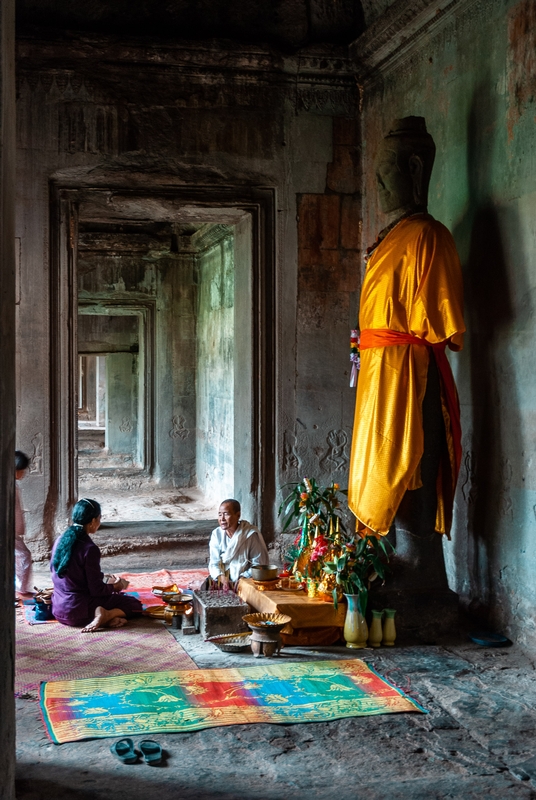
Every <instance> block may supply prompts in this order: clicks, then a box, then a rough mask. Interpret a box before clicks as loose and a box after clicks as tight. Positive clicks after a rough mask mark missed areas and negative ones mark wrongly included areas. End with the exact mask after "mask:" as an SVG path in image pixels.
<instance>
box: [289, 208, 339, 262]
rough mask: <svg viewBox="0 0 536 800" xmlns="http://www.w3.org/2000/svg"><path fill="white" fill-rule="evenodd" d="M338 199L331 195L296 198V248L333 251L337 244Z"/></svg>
mask: <svg viewBox="0 0 536 800" xmlns="http://www.w3.org/2000/svg"><path fill="white" fill-rule="evenodd" d="M339 216H340V198H339V197H337V196H336V195H332V194H302V195H300V196H299V197H298V247H299V249H300V250H302V249H305V250H316V251H319V250H333V249H335V248H336V247H337V246H338V244H339Z"/></svg>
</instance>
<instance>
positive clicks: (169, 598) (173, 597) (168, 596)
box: [160, 592, 193, 606]
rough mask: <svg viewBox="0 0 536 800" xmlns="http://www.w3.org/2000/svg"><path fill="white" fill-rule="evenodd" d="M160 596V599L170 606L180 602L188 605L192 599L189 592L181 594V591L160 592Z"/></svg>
mask: <svg viewBox="0 0 536 800" xmlns="http://www.w3.org/2000/svg"><path fill="white" fill-rule="evenodd" d="M160 596H161V598H162V600H164V601H165V602H166V603H168V605H170V606H176V605H179V604H182V603H184V604H186V605H188V603H191V602H192V601H193V597H192V595H191V594H183V593H182V592H162V594H161V595H160Z"/></svg>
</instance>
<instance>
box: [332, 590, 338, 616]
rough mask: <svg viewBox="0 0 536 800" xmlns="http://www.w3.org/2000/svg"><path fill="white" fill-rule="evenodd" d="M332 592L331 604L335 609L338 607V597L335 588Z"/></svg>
mask: <svg viewBox="0 0 536 800" xmlns="http://www.w3.org/2000/svg"><path fill="white" fill-rule="evenodd" d="M332 594H333V605H334V606H335V611H336V610H337V609H338V607H339V598H338V597H337V590H336V589H333V592H332Z"/></svg>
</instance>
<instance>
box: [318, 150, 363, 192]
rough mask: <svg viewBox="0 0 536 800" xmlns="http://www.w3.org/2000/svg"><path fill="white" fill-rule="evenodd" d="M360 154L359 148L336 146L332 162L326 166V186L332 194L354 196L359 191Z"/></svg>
mask: <svg viewBox="0 0 536 800" xmlns="http://www.w3.org/2000/svg"><path fill="white" fill-rule="evenodd" d="M360 175H361V154H360V152H359V148H357V147H348V146H347V145H336V146H335V147H334V148H333V162H332V163H331V164H328V170H327V180H326V186H327V188H328V189H331V191H332V192H341V193H342V194H354V193H355V192H358V191H359V189H360V183H361V180H360Z"/></svg>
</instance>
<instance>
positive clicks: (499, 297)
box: [363, 0, 536, 642]
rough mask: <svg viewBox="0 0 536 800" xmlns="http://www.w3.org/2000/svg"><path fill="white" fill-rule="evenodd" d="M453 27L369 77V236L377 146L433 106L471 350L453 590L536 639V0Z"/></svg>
mask: <svg viewBox="0 0 536 800" xmlns="http://www.w3.org/2000/svg"><path fill="white" fill-rule="evenodd" d="M459 8H460V11H459V12H458V13H456V15H455V16H451V17H450V18H449V19H447V21H446V23H445V25H444V27H443V29H442V30H441V31H440V32H439V33H438V34H437V35H434V36H433V37H428V38H427V39H424V40H422V41H423V43H422V44H420V45H419V46H418V49H417V50H416V52H414V53H413V55H412V56H411V57H410V58H409V59H408V60H406V61H405V62H404V63H401V62H398V63H396V64H394V63H393V64H392V65H391V68H390V71H388V72H387V70H385V69H384V74H383V76H382V79H381V82H380V83H377V84H376V86H375V87H372V88H371V87H368V88H367V89H366V95H365V122H364V184H365V197H366V201H365V209H366V214H365V219H364V237H363V239H364V241H363V243H364V245H367V244H369V243H371V242H372V241H373V240H374V238H375V236H376V233H377V230H378V228H379V227H381V226H382V219H381V217H380V215H379V214H378V210H377V206H376V199H375V197H376V193H375V185H374V171H373V158H374V155H375V152H376V148H377V145H378V142H379V140H380V138H381V136H382V135H383V133H384V132H385V130H386V127H387V126H388V124H389V122H390V120H391V119H392V118H395V117H402V116H406V115H410V114H415V115H422V116H424V117H426V121H427V125H428V129H429V130H430V132H431V133H432V135H433V137H434V139H435V141H436V145H437V157H436V164H435V167H434V173H433V176H432V183H431V188H430V211H431V213H432V214H433V215H434V216H436V217H437V218H438V219H440V220H441V221H442V222H444V223H445V224H446V225H447V226H448V227H449V228H450V230H451V231H452V233H453V234H454V237H455V239H456V243H457V246H458V249H459V253H460V256H461V259H462V262H463V270H464V276H465V315H466V322H467V327H468V333H467V335H466V339H465V348H464V351H463V352H462V353H461V354H460V355H453V356H452V357H451V363H452V365H453V369H454V373H455V376H456V379H457V382H458V388H459V393H460V399H461V406H462V423H463V447H464V453H463V462H462V470H461V475H460V481H459V486H458V493H457V498H456V522H455V530H454V536H453V541H452V543H446V546H445V551H446V555H447V561H448V566H449V572H450V578H451V583H452V586H453V588H455V589H456V590H457V591H458V592H459V593H460V594H461V595H463V596H464V598H465V599H466V601H467V602H469V603H472V607H473V609H478V608H480V609H481V610H482V611H483V612H485V613H487V614H488V615H489V616H488V620H489V621H490V622H491V623H492V624H495V625H497V626H503V627H504V629H505V630H506V631H508V632H510V633H512V634H514V635H517V636H519V637H520V638H521V639H522V640H526V641H529V640H532V642H536V623H535V617H534V607H535V606H536V579H535V575H536V549H535V547H534V541H535V538H536V447H535V441H536V350H535V347H534V341H535V339H536V316H535V312H536V271H535V269H534V263H535V260H536V224H535V219H536V164H535V153H536V126H535V118H536V103H535V97H536V56H535V52H536V48H535V45H536V41H535V40H536V33H535V31H536V2H535V0H523V1H522V2H517V3H516V2H507V0H485V2H472V3H465V4H463V3H460V4H459Z"/></svg>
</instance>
